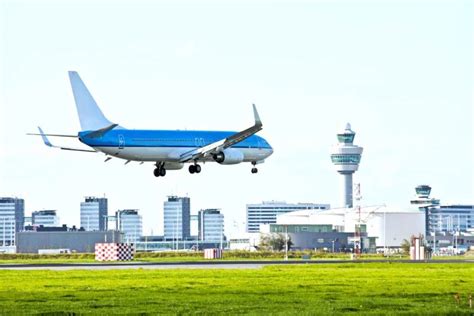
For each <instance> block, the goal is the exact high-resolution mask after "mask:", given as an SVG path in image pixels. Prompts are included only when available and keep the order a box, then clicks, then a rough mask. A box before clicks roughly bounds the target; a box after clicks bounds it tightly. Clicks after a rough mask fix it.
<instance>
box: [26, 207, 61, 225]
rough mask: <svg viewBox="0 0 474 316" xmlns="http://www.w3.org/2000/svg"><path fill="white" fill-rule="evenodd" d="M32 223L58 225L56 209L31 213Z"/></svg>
mask: <svg viewBox="0 0 474 316" xmlns="http://www.w3.org/2000/svg"><path fill="white" fill-rule="evenodd" d="M31 224H32V225H33V226H43V227H57V226H59V217H58V215H57V214H56V211H55V210H42V211H36V212H33V213H32V214H31Z"/></svg>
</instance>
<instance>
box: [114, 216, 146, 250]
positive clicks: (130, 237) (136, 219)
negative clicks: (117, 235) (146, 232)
mask: <svg viewBox="0 0 474 316" xmlns="http://www.w3.org/2000/svg"><path fill="white" fill-rule="evenodd" d="M115 217H116V219H117V220H116V225H117V227H116V228H117V230H119V231H121V232H122V233H123V234H124V237H123V240H124V241H125V242H128V243H136V242H137V241H139V240H140V237H141V236H142V235H143V226H142V216H141V215H139V214H138V210H119V211H117V212H116V213H115Z"/></svg>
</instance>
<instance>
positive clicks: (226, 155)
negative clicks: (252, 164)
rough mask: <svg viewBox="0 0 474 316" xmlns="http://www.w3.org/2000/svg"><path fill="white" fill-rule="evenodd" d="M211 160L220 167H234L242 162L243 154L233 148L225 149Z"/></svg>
mask: <svg viewBox="0 0 474 316" xmlns="http://www.w3.org/2000/svg"><path fill="white" fill-rule="evenodd" d="M212 158H213V159H214V160H215V161H216V162H218V163H220V164H221V165H235V164H238V163H241V162H242V161H244V154H242V152H241V151H239V150H237V149H233V148H227V149H224V150H223V151H220V152H218V153H216V154H213V155H212Z"/></svg>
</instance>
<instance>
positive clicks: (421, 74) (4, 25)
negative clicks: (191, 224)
mask: <svg viewBox="0 0 474 316" xmlns="http://www.w3.org/2000/svg"><path fill="white" fill-rule="evenodd" d="M473 12H474V6H473V2H472V1H453V0H449V1H274V2H271V1H239V2H237V1H189V2H188V1H11V0H10V1H9V0H3V1H1V2H0V28H1V30H0V32H1V33H0V34H1V39H0V56H1V58H0V60H1V64H0V65H1V68H0V74H1V75H0V80H1V85H0V87H1V100H0V196H18V197H22V198H24V199H25V204H26V213H27V214H30V213H31V211H34V210H38V209H44V208H46V209H57V210H58V211H59V215H60V217H61V222H63V223H67V224H69V225H72V224H76V225H78V224H79V203H80V202H81V201H82V199H83V197H84V196H85V195H100V196H102V195H104V194H105V195H106V196H107V197H108V198H109V212H110V213H112V212H115V210H117V209H119V208H120V209H122V208H138V209H140V212H141V214H142V215H143V217H144V226H145V233H150V230H151V229H153V232H154V233H155V234H157V233H160V232H161V231H162V217H163V201H164V200H165V199H166V196H167V195H170V194H177V195H186V194H187V195H189V196H190V197H191V207H192V211H193V212H197V210H199V209H200V208H214V207H217V208H221V209H222V211H223V213H224V214H225V218H226V229H227V231H228V232H229V231H232V230H235V227H234V224H233V223H234V221H236V222H237V223H240V224H239V226H240V228H241V229H243V226H242V224H241V223H243V222H244V220H245V204H247V203H258V202H260V201H262V200H286V201H287V202H316V203H331V205H333V206H338V205H339V201H340V199H339V196H340V192H339V181H340V179H339V178H340V177H339V176H338V175H337V173H336V171H334V170H333V167H332V165H331V162H330V158H329V154H330V149H331V146H332V145H334V144H335V143H336V137H335V134H336V132H337V131H339V130H340V129H341V128H342V127H343V126H344V124H345V123H346V122H351V124H352V127H353V129H354V130H355V131H356V132H357V136H356V143H357V144H358V145H361V146H363V147H364V154H363V157H362V162H361V166H360V169H359V171H358V172H357V173H356V174H355V177H354V179H355V181H357V182H361V187H362V194H363V197H364V203H366V204H376V203H387V204H390V205H400V206H406V205H407V203H408V201H409V199H410V198H411V197H412V196H413V193H414V187H415V186H416V185H418V184H425V183H426V184H430V185H431V186H432V187H433V195H434V196H436V197H438V198H441V199H442V201H444V202H448V201H450V202H464V203H467V202H470V203H472V202H473V196H474V192H473V191H474V189H473V178H474V174H473V173H474V171H473V161H474V159H473V158H474V157H473V156H474V155H473V138H474V136H473V86H474V79H473V73H474V63H473V58H474V57H473V56H474V52H473V42H474V36H473V35H474V30H473V21H474V13H473ZM68 70H77V71H79V73H80V75H81V76H82V78H83V79H84V81H85V83H86V84H87V86H88V87H89V89H90V90H91V92H92V94H93V95H94V97H95V99H96V101H97V102H98V104H99V105H100V106H101V108H102V110H103V112H104V113H105V114H106V116H107V117H108V118H109V119H110V120H112V121H113V122H116V123H119V124H121V125H122V126H125V127H129V128H149V129H184V128H187V129H216V130H218V129H225V130H228V129H230V130H241V129H243V128H246V127H248V126H249V125H250V124H252V123H253V117H252V112H251V104H252V103H253V102H254V103H256V104H257V106H258V109H259V112H260V116H261V118H262V120H263V123H264V130H263V131H262V132H261V133H260V135H262V136H263V137H265V138H266V139H267V140H268V141H269V142H270V144H271V145H272V146H273V147H274V149H275V153H274V155H273V156H272V157H270V159H269V160H268V161H267V163H265V164H264V165H262V166H260V172H259V174H258V175H252V174H251V173H250V165H247V164H246V165H238V166H219V165H217V164H206V165H205V166H204V168H203V171H202V173H201V174H199V175H190V174H189V173H188V171H187V170H181V171H177V172H169V173H168V175H167V176H166V178H158V179H156V178H155V177H154V176H153V174H152V171H153V167H152V165H151V164H144V165H141V166H140V165H138V164H135V163H130V164H128V165H126V166H124V165H123V161H120V160H116V159H113V160H112V161H109V162H107V163H104V162H103V161H104V157H103V155H99V154H98V155H94V154H87V153H73V152H64V151H55V150H53V149H49V148H47V147H45V146H44V145H43V144H42V142H41V140H40V139H39V138H36V137H32V136H25V133H27V132H35V131H36V126H38V125H40V126H42V127H43V129H44V130H45V131H46V132H50V133H52V132H56V133H76V132H77V131H78V130H79V120H78V118H77V115H76V109H75V106H74V101H73V97H72V92H71V89H70V86H69V81H68V77H67V71H68ZM53 141H55V142H57V143H59V144H69V145H70V143H69V142H66V140H64V139H54V140H53Z"/></svg>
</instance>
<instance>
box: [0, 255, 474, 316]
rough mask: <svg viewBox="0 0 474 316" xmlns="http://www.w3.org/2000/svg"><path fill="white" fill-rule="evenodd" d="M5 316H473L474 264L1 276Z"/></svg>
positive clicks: (1, 310) (3, 272)
mask: <svg viewBox="0 0 474 316" xmlns="http://www.w3.org/2000/svg"><path fill="white" fill-rule="evenodd" d="M0 280H1V282H0V314H19V313H25V314H30V313H81V314H82V313H93V314H103V315H106V314H112V313H122V314H123V313H153V314H156V313H160V314H265V315H266V314H282V315H283V314H285V315H286V314H298V315H304V314H307V315H309V314H311V315H314V314H340V313H359V314H379V315H381V314H384V315H386V314H446V315H448V314H449V315H452V314H465V315H470V314H473V313H474V309H471V308H470V307H469V302H468V297H469V295H471V294H474V264H472V263H437V264H429V263H416V264H407V263H394V262H383V263H341V264H308V265H276V266H265V267H262V268H260V269H235V270H234V269H199V270H194V269H168V270H148V269H135V270H107V271H98V270H70V271H38V270H35V271H18V270H16V271H11V270H1V271H0Z"/></svg>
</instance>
